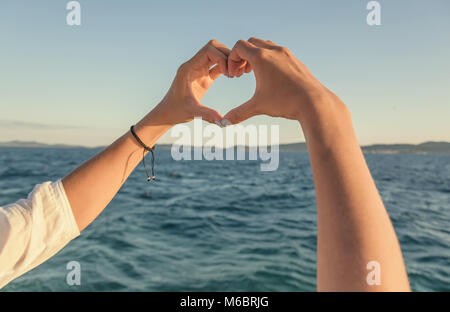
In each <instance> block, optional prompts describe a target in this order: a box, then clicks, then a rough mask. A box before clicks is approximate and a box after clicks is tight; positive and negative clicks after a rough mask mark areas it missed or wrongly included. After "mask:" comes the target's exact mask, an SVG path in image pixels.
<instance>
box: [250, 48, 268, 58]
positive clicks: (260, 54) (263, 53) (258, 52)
mask: <svg viewBox="0 0 450 312" xmlns="http://www.w3.org/2000/svg"><path fill="white" fill-rule="evenodd" d="M253 53H254V55H255V58H257V59H265V58H266V57H267V53H268V51H267V50H266V49H260V48H257V49H255V50H254V52H253Z"/></svg>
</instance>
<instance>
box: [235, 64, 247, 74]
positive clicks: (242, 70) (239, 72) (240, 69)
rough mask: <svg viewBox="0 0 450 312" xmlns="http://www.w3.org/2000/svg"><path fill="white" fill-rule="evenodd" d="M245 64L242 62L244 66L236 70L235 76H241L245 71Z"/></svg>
mask: <svg viewBox="0 0 450 312" xmlns="http://www.w3.org/2000/svg"><path fill="white" fill-rule="evenodd" d="M245 65H246V64H244V66H242V67H241V68H239V70H238V72H237V73H236V76H237V77H241V76H242V75H243V74H244V72H245Z"/></svg>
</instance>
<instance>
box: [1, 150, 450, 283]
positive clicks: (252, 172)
mask: <svg viewBox="0 0 450 312" xmlns="http://www.w3.org/2000/svg"><path fill="white" fill-rule="evenodd" d="M99 151H100V149H85V148H6V147H2V148H0V206H2V205H6V204H9V203H12V202H15V201H17V200H18V199H21V198H24V197H26V196H27V194H28V193H29V192H30V191H31V190H32V188H33V186H34V185H35V184H38V183H42V182H44V181H55V180H57V179H59V178H62V177H64V176H65V175H66V174H67V173H69V172H70V171H71V170H73V169H74V168H76V167H77V166H78V165H80V164H81V163H83V162H84V161H86V160H87V159H89V158H90V157H92V156H93V155H95V154H96V153H98V152H99ZM155 156H156V163H155V171H156V178H157V180H155V181H154V182H152V183H147V181H146V177H145V172H144V170H143V167H142V165H139V166H138V168H137V169H136V170H135V171H134V172H133V173H132V175H131V176H130V178H129V179H128V180H127V181H126V183H125V184H124V185H123V187H122V188H121V190H120V191H119V193H118V194H117V196H116V197H115V198H114V199H113V201H112V202H111V203H110V204H109V205H108V207H107V208H106V209H105V210H104V211H103V212H102V214H101V215H100V216H99V217H98V218H97V219H96V220H95V221H94V222H93V223H92V224H91V225H90V226H89V227H88V228H87V229H86V230H84V231H83V232H82V233H81V235H80V236H79V237H77V238H76V239H74V240H73V241H72V242H70V243H69V244H68V245H67V246H66V247H65V248H64V249H62V250H61V251H60V252H59V253H58V254H57V255H55V256H54V257H53V258H51V259H49V260H48V261H47V262H45V263H43V264H42V265H40V266H38V267H37V268H35V269H33V270H32V271H30V272H28V273H26V274H24V275H23V276H21V277H19V278H17V279H16V280H14V281H12V282H11V283H10V284H8V285H7V286H5V287H4V288H3V289H2V291H315V290H316V239H317V237H316V235H317V218H316V202H315V193H314V185H313V179H312V173H311V167H310V164H309V158H308V154H307V153H300V152H299V153H296V152H281V153H280V161H279V168H278V170H276V171H267V172H264V171H261V170H260V161H251V160H246V161H230V160H227V161H225V160H224V161H220V160H215V161H207V160H198V161H195V160H191V161H187V160H186V161H175V160H173V158H172V157H171V154H170V151H168V150H157V151H156V155H155ZM366 159H367V162H368V165H369V167H370V169H371V172H372V175H373V177H374V179H375V182H376V184H377V186H378V189H379V191H380V193H381V196H382V198H383V201H384V203H385V206H386V209H387V210H388V213H389V215H390V217H391V219H392V222H393V224H394V227H395V230H396V233H397V235H398V238H399V241H400V245H401V248H402V251H403V255H404V258H405V262H406V266H407V271H408V276H409V279H410V283H411V287H412V289H413V290H414V291H450V155H439V154H434V155H432V154H428V155H413V154H367V155H366ZM73 261H76V262H77V263H78V264H79V265H80V283H79V285H77V284H75V285H71V284H73V283H70V282H69V283H68V275H69V274H70V273H71V272H72V273H73V267H71V266H70V263H71V262H72V263H73Z"/></svg>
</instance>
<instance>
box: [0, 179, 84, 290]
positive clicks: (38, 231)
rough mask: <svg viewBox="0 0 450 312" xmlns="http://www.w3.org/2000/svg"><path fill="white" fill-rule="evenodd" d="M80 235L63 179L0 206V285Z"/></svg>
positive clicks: (39, 187) (44, 184)
mask: <svg viewBox="0 0 450 312" xmlns="http://www.w3.org/2000/svg"><path fill="white" fill-rule="evenodd" d="M78 235H80V231H79V229H78V226H77V223H76V222H75V218H74V216H73V213H72V209H71V208H70V204H69V201H68V200H67V196H66V193H65V191H64V187H63V184H62V182H61V180H58V181H57V182H54V183H51V182H46V183H43V184H39V185H36V186H35V187H34V189H33V191H32V192H31V193H30V194H29V195H28V198H27V199H21V200H19V201H17V202H16V203H14V204H10V205H7V206H4V207H0V288H2V287H3V286H5V285H6V284H8V283H9V282H10V281H12V280H13V279H15V278H17V277H19V276H20V275H22V274H24V273H25V272H28V271H30V270H31V269H33V268H35V267H36V266H38V265H39V264H41V263H42V262H44V261H46V260H47V259H49V258H51V257H52V256H53V255H55V254H56V253H57V252H58V251H60V250H61V249H62V248H63V247H64V246H65V245H67V243H68V242H70V241H71V240H72V239H74V238H75V237H77V236H78Z"/></svg>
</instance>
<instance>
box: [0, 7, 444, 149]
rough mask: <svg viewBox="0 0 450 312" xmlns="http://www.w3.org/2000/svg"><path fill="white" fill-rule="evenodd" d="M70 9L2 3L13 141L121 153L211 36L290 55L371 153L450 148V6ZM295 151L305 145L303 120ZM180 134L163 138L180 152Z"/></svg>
mask: <svg viewBox="0 0 450 312" xmlns="http://www.w3.org/2000/svg"><path fill="white" fill-rule="evenodd" d="M67 2H68V1H62V0H39V1H23V0H2V1H1V2H0V39H1V48H0V141H9V140H36V141H41V142H47V143H66V144H82V145H88V146H94V145H103V144H108V143H110V142H111V141H112V140H114V139H115V138H116V137H118V136H119V135H120V134H122V133H123V132H125V131H127V129H128V128H129V125H130V124H132V123H134V122H136V121H138V120H139V119H140V118H141V117H142V116H143V115H145V114H146V113H147V112H148V111H149V110H151V109H152V108H153V107H154V106H155V105H156V104H157V103H158V102H159V101H160V100H161V98H162V97H163V96H164V94H165V92H166V91H167V89H168V88H169V86H170V83H171V81H172V79H173V76H174V73H175V71H176V69H177V67H178V66H179V65H180V64H181V63H183V62H184V61H186V60H187V59H189V58H190V57H191V56H192V55H193V54H194V53H195V52H196V51H197V50H198V49H199V48H200V47H202V46H203V45H204V44H205V43H206V42H207V41H208V40H209V39H212V38H214V39H217V40H219V41H221V42H223V43H224V44H226V45H228V46H229V47H230V48H231V47H232V46H233V45H234V43H235V41H236V40H238V39H247V38H249V37H250V36H256V37H261V38H263V39H270V40H272V41H274V42H276V43H279V44H281V45H284V46H287V47H288V48H290V49H291V51H292V52H293V53H294V54H295V55H296V56H297V57H298V58H299V59H300V60H301V61H303V62H304V63H305V64H306V65H307V66H308V67H309V68H310V69H311V71H312V72H313V73H314V74H315V75H316V77H317V78H319V80H321V81H322V82H323V83H324V84H325V85H326V86H327V87H328V88H330V89H331V90H332V91H334V92H335V93H337V94H338V95H339V96H340V97H341V98H342V99H343V100H344V101H345V102H346V104H347V105H348V106H349V107H350V110H351V112H352V116H353V121H354V125H355V128H356V131H357V135H358V138H359V141H360V143H361V144H371V143H394V142H408V143H419V142H423V141H427V140H446V141H450V122H449V120H450V118H449V117H450V94H449V87H450V74H449V73H450V60H449V58H448V57H449V55H450V19H449V16H450V2H449V1H447V0H433V1H429V0H396V1H392V0H390V1H387V0H385V1H379V2H380V4H381V23H382V25H381V26H368V25H367V23H366V15H367V14H368V11H367V10H366V5H367V3H368V2H369V1H366V0H348V1H335V0H328V1H325V0H321V1H300V0H296V1H262V0H258V1H234V0H229V1H226V2H225V1H203V0H196V1H167V0H165V1H162V0H160V1H143V0H142V1H137V0H136V1H125V0H116V1H106V0H84V1H83V0H81V1H79V2H80V4H81V23H82V25H81V26H68V25H67V24H66V14H67V11H66V4H67ZM254 84H255V82H254V78H253V75H247V76H245V77H243V78H240V79H228V78H225V77H221V78H219V79H218V80H217V82H216V83H215V84H214V85H213V87H212V88H211V89H210V90H209V92H208V93H207V94H206V96H205V98H204V101H203V104H205V105H208V106H210V107H213V108H215V109H217V110H218V111H219V112H221V113H223V114H225V113H226V112H227V111H228V110H229V109H231V108H233V107H235V106H237V105H239V104H240V103H242V102H244V101H245V100H246V99H248V98H250V97H251V95H252V94H253V91H254ZM247 123H256V124H279V125H280V135H281V136H280V141H281V142H298V141H303V140H304V137H303V135H302V133H301V129H300V126H299V125H298V123H297V122H294V121H287V120H282V119H272V118H268V117H256V118H252V119H250V120H249V121H247ZM170 140H171V138H170V136H169V135H166V136H165V137H163V139H162V142H170Z"/></svg>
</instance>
